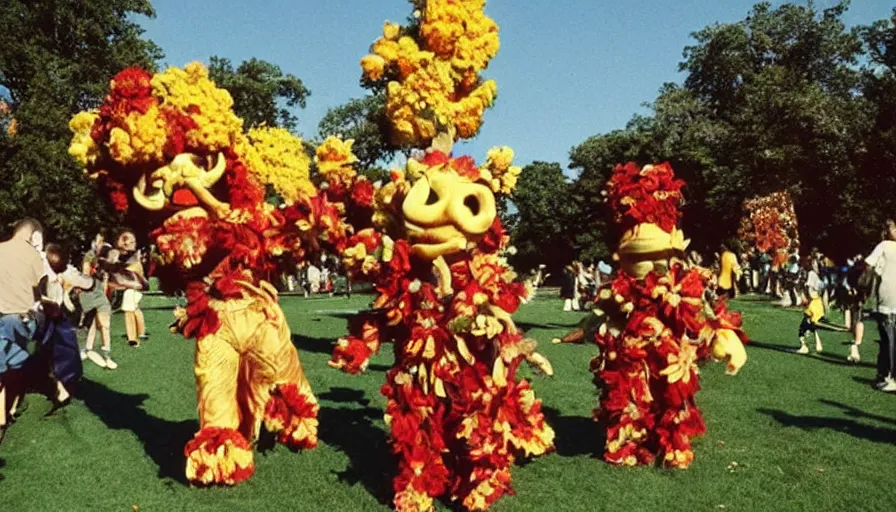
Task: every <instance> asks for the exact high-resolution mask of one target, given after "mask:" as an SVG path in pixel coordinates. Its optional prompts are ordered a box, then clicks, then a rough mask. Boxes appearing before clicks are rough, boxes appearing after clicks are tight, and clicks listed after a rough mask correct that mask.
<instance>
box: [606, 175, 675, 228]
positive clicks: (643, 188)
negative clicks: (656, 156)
mask: <svg viewBox="0 0 896 512" xmlns="http://www.w3.org/2000/svg"><path fill="white" fill-rule="evenodd" d="M682 187H684V181H682V180H679V179H675V174H674V172H673V171H672V167H671V166H670V165H669V164H668V163H661V164H657V165H645V166H644V167H643V168H641V167H639V166H638V165H637V164H635V163H634V162H629V163H627V164H625V165H618V166H616V169H615V170H614V171H613V174H612V176H610V181H608V182H607V186H606V189H607V196H608V199H609V201H610V207H611V208H612V209H613V215H614V218H615V220H616V222H617V223H618V224H620V226H621V227H622V229H623V230H626V229H629V228H631V227H633V226H636V225H638V224H643V223H649V224H656V225H658V226H659V227H660V228H662V229H663V230H664V231H672V229H673V228H674V227H675V226H676V224H678V219H679V217H680V216H681V213H680V212H679V211H678V207H679V205H680V204H681V201H682V199H683V197H682V195H681V189H682Z"/></svg>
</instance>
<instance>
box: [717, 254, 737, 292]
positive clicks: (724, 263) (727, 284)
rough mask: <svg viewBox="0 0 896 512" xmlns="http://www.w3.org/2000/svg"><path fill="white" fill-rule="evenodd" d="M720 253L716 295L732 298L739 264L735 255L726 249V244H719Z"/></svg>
mask: <svg viewBox="0 0 896 512" xmlns="http://www.w3.org/2000/svg"><path fill="white" fill-rule="evenodd" d="M720 253H721V254H720V256H719V285H718V295H719V297H727V298H729V299H733V298H734V297H735V296H736V295H737V291H736V282H737V280H738V279H740V274H741V269H740V265H739V264H738V263H737V256H736V255H735V254H734V253H733V252H731V251H730V250H728V246H727V245H725V244H722V245H721V247H720Z"/></svg>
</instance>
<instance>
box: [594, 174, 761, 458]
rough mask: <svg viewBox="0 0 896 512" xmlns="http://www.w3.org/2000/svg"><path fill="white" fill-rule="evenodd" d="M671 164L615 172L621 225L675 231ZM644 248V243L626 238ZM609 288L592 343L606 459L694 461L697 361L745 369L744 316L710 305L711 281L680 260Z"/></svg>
mask: <svg viewBox="0 0 896 512" xmlns="http://www.w3.org/2000/svg"><path fill="white" fill-rule="evenodd" d="M683 185H684V183H683V182H682V181H681V180H676V179H675V178H674V174H673V172H672V169H671V167H669V166H668V164H662V165H657V166H645V167H644V168H643V169H638V167H637V166H636V165H634V164H631V163H630V164H627V165H625V166H619V167H617V168H616V171H615V172H614V174H613V176H612V178H611V179H610V181H609V182H608V184H607V187H608V189H609V190H608V195H609V198H610V200H611V204H612V205H613V207H614V213H615V214H616V219H617V221H618V222H620V223H621V224H622V225H623V226H624V228H625V229H626V230H632V231H631V232H633V233H636V234H637V233H639V231H643V230H640V229H639V226H642V225H643V224H644V223H652V224H657V225H659V226H660V227H661V228H662V229H663V230H664V231H666V232H674V231H676V224H677V220H678V218H679V215H680V214H679V212H678V204H680V202H681V200H682V196H681V192H680V189H681V188H682V186H683ZM626 240H627V241H628V242H629V244H630V245H632V246H637V245H638V242H639V240H638V239H637V236H636V237H634V239H633V238H628V239H626ZM625 257H626V258H634V259H638V258H643V259H645V260H652V259H654V258H656V257H657V256H656V253H655V252H651V251H650V249H649V248H645V250H644V253H643V255H640V254H638V252H629V253H627V254H626V255H625ZM625 268H626V267H625V266H623V270H621V271H620V272H619V274H618V275H617V277H616V278H615V279H614V280H613V281H611V282H610V283H608V284H607V285H606V286H604V287H603V288H601V289H600V291H599V293H598V296H597V298H596V302H595V308H594V313H595V314H594V315H592V316H591V317H590V320H589V325H588V327H587V328H586V330H587V332H588V335H587V336H585V339H586V340H587V339H592V340H594V341H595V342H596V343H597V345H598V346H599V347H600V353H599V354H598V355H597V356H596V357H595V358H594V359H593V360H592V361H591V370H592V372H593V373H594V375H595V382H596V383H598V386H599V387H600V389H601V395H600V404H599V406H598V407H597V408H596V409H595V411H594V417H595V420H597V421H598V422H600V424H601V425H602V426H603V427H604V428H605V429H606V432H607V442H606V451H605V454H604V458H605V460H607V461H608V462H610V463H613V464H622V465H636V464H649V463H652V462H653V461H654V460H655V459H656V458H657V457H658V458H659V459H660V461H661V462H662V464H664V465H666V466H670V467H677V468H687V467H688V465H690V463H691V462H692V461H693V458H694V454H693V452H692V451H691V444H690V440H691V438H692V437H694V436H697V435H700V434H702V433H703V432H704V431H705V430H706V427H705V425H704V423H703V418H702V415H701V413H700V410H699V408H698V407H697V404H696V401H695V396H696V393H697V390H698V389H699V388H700V386H699V382H698V375H699V370H698V367H697V363H698V362H699V361H701V360H703V359H706V358H709V357H718V358H726V357H731V361H732V363H733V362H735V361H736V362H737V364H736V365H733V366H731V367H730V368H729V370H730V373H736V371H737V370H738V369H739V366H738V365H740V364H743V360H742V359H740V358H737V359H736V358H735V357H733V356H732V354H731V353H730V352H731V351H732V350H734V349H736V348H737V347H732V344H735V343H736V344H737V345H738V346H740V343H743V342H746V341H747V339H746V336H745V335H744V333H743V331H742V330H741V329H740V324H741V322H740V317H739V316H738V315H736V314H732V313H729V312H727V311H726V307H725V304H724V303H720V304H718V305H716V307H715V309H714V310H713V309H712V308H710V307H709V305H708V304H706V303H705V301H704V287H705V284H706V281H707V279H708V276H706V275H705V274H704V273H703V272H701V270H700V269H697V268H689V267H688V266H687V264H686V263H685V262H683V261H682V260H680V259H679V258H678V257H670V258H667V259H666V260H664V261H656V262H653V266H652V267H650V268H651V269H652V270H650V271H649V272H647V273H646V275H643V276H634V275H631V274H629V273H626V271H625V270H624V269H625Z"/></svg>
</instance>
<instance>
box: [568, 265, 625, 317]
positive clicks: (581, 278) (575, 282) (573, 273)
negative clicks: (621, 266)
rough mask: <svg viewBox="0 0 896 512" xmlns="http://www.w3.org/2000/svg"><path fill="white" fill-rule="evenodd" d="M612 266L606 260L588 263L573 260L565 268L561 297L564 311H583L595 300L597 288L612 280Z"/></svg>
mask: <svg viewBox="0 0 896 512" xmlns="http://www.w3.org/2000/svg"><path fill="white" fill-rule="evenodd" d="M612 272H613V269H612V267H611V266H610V265H609V264H608V263H606V262H604V261H592V262H590V263H588V264H587V265H586V264H585V263H582V262H581V261H573V262H572V263H570V264H569V265H567V266H566V267H564V268H563V281H562V283H561V285H560V297H561V298H562V299H563V311H581V310H582V309H583V308H584V307H585V305H586V304H588V303H590V302H592V301H593V300H594V297H595V294H596V293H597V289H598V288H599V287H600V286H601V285H603V284H606V283H607V282H609V281H610V274H611V273H612Z"/></svg>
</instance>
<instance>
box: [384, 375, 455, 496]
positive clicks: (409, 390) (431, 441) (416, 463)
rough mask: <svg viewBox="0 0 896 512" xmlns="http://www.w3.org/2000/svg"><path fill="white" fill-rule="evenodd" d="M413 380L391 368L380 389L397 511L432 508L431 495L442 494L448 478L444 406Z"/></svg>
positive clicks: (445, 488) (446, 487)
mask: <svg viewBox="0 0 896 512" xmlns="http://www.w3.org/2000/svg"><path fill="white" fill-rule="evenodd" d="M413 379H414V377H412V376H411V375H410V374H408V373H407V372H404V371H402V370H400V369H398V368H394V369H392V370H390V371H389V374H388V375H387V376H386V385H385V386H383V390H382V391H383V394H384V395H386V398H387V400H386V424H387V425H388V426H389V428H390V431H391V435H390V441H391V444H392V451H393V452H394V453H395V454H396V457H397V460H398V473H397V474H396V476H395V478H394V479H393V480H392V488H393V489H394V491H395V498H394V500H393V503H394V505H395V509H396V510H398V511H400V512H411V511H413V512H417V511H428V510H432V503H433V498H435V497H438V496H441V495H443V494H445V492H446V491H447V490H448V484H449V478H450V473H449V470H448V468H447V467H446V465H445V461H444V460H443V459H442V454H443V450H444V449H446V448H447V446H446V444H445V443H446V439H445V438H444V431H443V428H444V426H443V425H442V422H441V420H442V419H443V418H444V415H445V410H444V407H445V406H444V404H440V403H437V400H436V398H435V396H433V395H431V394H427V393H424V391H423V389H422V388H421V386H420V384H419V383H418V382H416V381H415V382H412V380H413ZM412 402H413V405H412ZM436 408H439V410H436Z"/></svg>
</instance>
